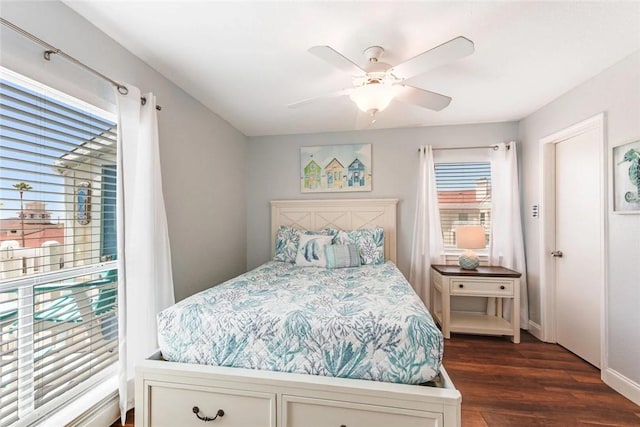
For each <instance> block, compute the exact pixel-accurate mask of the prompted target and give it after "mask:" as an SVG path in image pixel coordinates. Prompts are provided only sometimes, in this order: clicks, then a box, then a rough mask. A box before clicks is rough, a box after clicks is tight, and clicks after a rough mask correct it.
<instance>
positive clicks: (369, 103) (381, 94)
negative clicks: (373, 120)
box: [349, 83, 401, 113]
mask: <svg viewBox="0 0 640 427" xmlns="http://www.w3.org/2000/svg"><path fill="white" fill-rule="evenodd" d="M400 90H401V87H400V86H397V85H390V84H385V83H369V84H365V85H362V86H359V87H357V88H355V89H354V90H353V92H351V94H350V95H349V98H351V100H352V101H353V102H355V103H356V105H357V106H358V108H359V109H360V110H362V111H363V112H365V113H367V112H369V111H371V110H374V111H383V110H384V109H385V108H387V107H388V106H389V104H390V103H391V100H392V99H393V98H394V97H395V96H396V95H397V94H398V92H399V91H400Z"/></svg>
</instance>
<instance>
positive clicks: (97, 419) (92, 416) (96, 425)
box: [66, 391, 120, 427]
mask: <svg viewBox="0 0 640 427" xmlns="http://www.w3.org/2000/svg"><path fill="white" fill-rule="evenodd" d="M119 417H120V405H119V399H118V392H117V391H116V392H114V393H112V394H110V395H109V396H107V397H106V398H105V399H103V400H102V401H100V402H99V403H98V404H96V405H94V406H93V407H91V409H89V410H88V411H86V412H85V413H84V414H82V415H80V416H79V417H77V418H75V419H74V420H73V421H71V422H70V423H69V424H67V426H66V427H104V426H110V425H111V424H113V423H114V422H115V421H116V420H117V419H118V418H119Z"/></svg>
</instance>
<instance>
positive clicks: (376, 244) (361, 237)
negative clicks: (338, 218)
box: [334, 227, 384, 265]
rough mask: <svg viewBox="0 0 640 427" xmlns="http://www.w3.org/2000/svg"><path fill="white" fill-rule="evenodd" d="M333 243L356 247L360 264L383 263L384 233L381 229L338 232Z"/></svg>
mask: <svg viewBox="0 0 640 427" xmlns="http://www.w3.org/2000/svg"><path fill="white" fill-rule="evenodd" d="M334 243H335V244H338V245H349V244H351V245H356V246H357V247H358V252H359V254H360V262H361V263H362V264H363V265H366V264H382V263H384V231H383V229H382V227H376V228H361V229H358V230H352V231H338V234H337V235H336V236H335V238H334Z"/></svg>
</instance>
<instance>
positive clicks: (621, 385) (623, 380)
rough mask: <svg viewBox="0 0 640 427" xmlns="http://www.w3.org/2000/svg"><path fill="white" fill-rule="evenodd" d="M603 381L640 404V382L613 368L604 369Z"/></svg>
mask: <svg viewBox="0 0 640 427" xmlns="http://www.w3.org/2000/svg"><path fill="white" fill-rule="evenodd" d="M602 381H604V383H605V384H607V385H608V386H609V387H611V388H612V389H614V390H615V391H617V392H618V393H620V394H621V395H623V396H624V397H626V398H627V399H629V400H630V401H632V402H633V403H635V404H636V405H639V406H640V384H638V383H637V382H635V381H633V380H630V379H629V378H627V377H625V376H624V375H622V374H620V373H619V372H617V371H614V370H613V369H611V368H607V369H605V370H604V371H602Z"/></svg>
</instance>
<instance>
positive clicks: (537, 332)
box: [529, 320, 544, 341]
mask: <svg viewBox="0 0 640 427" xmlns="http://www.w3.org/2000/svg"><path fill="white" fill-rule="evenodd" d="M529 333H530V334H531V335H533V336H534V337H536V338H538V339H539V340H540V341H544V340H543V339H542V326H540V325H538V324H537V323H536V322H534V321H533V320H529Z"/></svg>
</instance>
